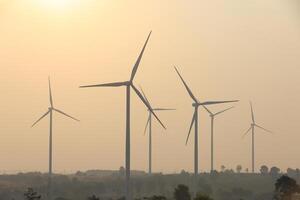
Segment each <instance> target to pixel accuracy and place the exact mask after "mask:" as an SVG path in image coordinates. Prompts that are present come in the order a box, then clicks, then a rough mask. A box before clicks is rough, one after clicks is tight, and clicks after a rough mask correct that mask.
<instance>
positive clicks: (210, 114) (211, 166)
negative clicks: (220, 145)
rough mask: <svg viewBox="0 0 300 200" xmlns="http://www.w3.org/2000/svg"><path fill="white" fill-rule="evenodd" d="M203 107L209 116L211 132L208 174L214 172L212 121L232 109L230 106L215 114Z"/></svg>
mask: <svg viewBox="0 0 300 200" xmlns="http://www.w3.org/2000/svg"><path fill="white" fill-rule="evenodd" d="M203 107H204V108H205V110H206V111H207V112H208V113H209V116H210V127H211V128H210V131H211V134H210V135H211V140H210V142H211V146H210V148H211V154H210V156H211V159H210V172H213V170H214V120H215V116H217V115H220V114H222V113H224V112H226V111H228V110H230V109H232V108H234V107H233V106H232V107H230V108H227V109H225V110H222V111H220V112H216V113H213V112H211V111H210V110H209V109H208V108H207V107H206V106H203Z"/></svg>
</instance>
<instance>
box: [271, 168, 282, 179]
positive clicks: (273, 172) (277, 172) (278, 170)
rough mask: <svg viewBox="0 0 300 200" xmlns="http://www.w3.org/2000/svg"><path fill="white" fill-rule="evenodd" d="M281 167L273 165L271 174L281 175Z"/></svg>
mask: <svg viewBox="0 0 300 200" xmlns="http://www.w3.org/2000/svg"><path fill="white" fill-rule="evenodd" d="M279 172H280V169H279V168H278V167H271V169H270V174H271V176H272V177H274V178H277V177H278V175H279Z"/></svg>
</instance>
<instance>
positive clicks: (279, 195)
mask: <svg viewBox="0 0 300 200" xmlns="http://www.w3.org/2000/svg"><path fill="white" fill-rule="evenodd" d="M297 191H299V186H298V185H297V183H296V181H295V180H294V179H292V178H290V177H288V176H286V175H283V176H281V177H280V178H279V179H277V181H276V183H275V195H274V199H275V200H291V199H292V195H293V194H295V193H296V192H297Z"/></svg>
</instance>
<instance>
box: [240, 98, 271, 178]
mask: <svg viewBox="0 0 300 200" xmlns="http://www.w3.org/2000/svg"><path fill="white" fill-rule="evenodd" d="M250 107H251V118H252V123H251V125H250V128H249V129H248V130H247V131H246V133H245V134H244V135H243V137H245V135H247V133H248V132H249V131H250V130H251V131H252V173H254V171H255V165H254V162H255V145H254V142H255V140H254V134H255V131H254V130H255V127H257V128H260V129H262V130H264V131H266V132H269V133H272V132H271V131H269V130H267V129H265V128H263V127H262V126H259V125H257V124H256V122H255V119H254V112H253V107H252V103H251V102H250Z"/></svg>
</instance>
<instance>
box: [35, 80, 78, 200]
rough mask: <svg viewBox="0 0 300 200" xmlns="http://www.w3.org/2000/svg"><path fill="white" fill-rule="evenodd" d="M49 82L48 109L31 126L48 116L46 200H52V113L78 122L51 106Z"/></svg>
mask: <svg viewBox="0 0 300 200" xmlns="http://www.w3.org/2000/svg"><path fill="white" fill-rule="evenodd" d="M48 81H49V99H50V107H49V108H48V111H47V112H46V113H45V114H44V115H42V116H41V117H40V118H39V119H38V120H37V121H36V122H35V123H34V124H33V125H32V127H33V126H35V125H36V124H37V123H38V122H39V121H41V120H42V119H43V118H44V117H46V116H47V115H49V116H50V126H49V128H50V130H49V174H48V191H47V192H48V200H52V127H53V124H52V121H53V120H52V119H53V111H56V112H58V113H60V114H62V115H64V116H66V117H68V118H71V119H73V120H75V121H79V120H78V119H76V118H74V117H72V116H70V115H68V114H66V113H64V112H63V111H61V110H58V109H56V108H55V107H54V106H53V99H52V92H51V84H50V78H49V79H48Z"/></svg>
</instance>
